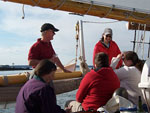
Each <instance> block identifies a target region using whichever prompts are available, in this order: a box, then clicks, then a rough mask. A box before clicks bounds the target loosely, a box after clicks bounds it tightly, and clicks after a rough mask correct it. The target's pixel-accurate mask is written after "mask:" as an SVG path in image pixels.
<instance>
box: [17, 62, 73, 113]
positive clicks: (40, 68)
mask: <svg viewBox="0 0 150 113" xmlns="http://www.w3.org/2000/svg"><path fill="white" fill-rule="evenodd" d="M55 71H56V65H55V64H54V63H52V62H51V61H49V60H41V61H40V62H39V64H38V65H37V66H36V67H35V69H34V74H35V76H34V78H33V79H30V80H28V81H27V82H26V83H25V84H24V85H23V87H22V88H21V90H20V91H19V94H18V96H17V99H16V107H15V113H70V110H71V107H70V108H65V110H63V109H61V107H60V106H59V105H57V102H56V95H55V93H54V89H53V88H52V87H51V86H50V85H49V84H48V83H49V82H50V81H52V80H53V79H54V74H55Z"/></svg>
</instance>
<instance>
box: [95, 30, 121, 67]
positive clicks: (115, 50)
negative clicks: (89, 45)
mask: <svg viewBox="0 0 150 113" xmlns="http://www.w3.org/2000/svg"><path fill="white" fill-rule="evenodd" d="M112 35H113V33H112V29H111V28H106V29H105V30H104V33H103V35H102V38H101V40H100V41H98V42H97V44H96V45H95V47H94V52H93V66H95V61H94V59H95V55H96V54H97V53H99V52H104V53H106V54H107V55H108V57H109V64H111V59H112V57H117V55H118V54H120V53H121V52H120V49H119V47H118V45H117V44H116V43H115V42H114V41H112ZM121 66H122V60H120V62H119V63H118V65H117V67H116V68H119V67H121Z"/></svg>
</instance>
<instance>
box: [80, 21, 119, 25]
mask: <svg viewBox="0 0 150 113" xmlns="http://www.w3.org/2000/svg"><path fill="white" fill-rule="evenodd" d="M83 22H84V23H96V24H109V23H116V22H121V21H119V20H116V21H112V22H92V21H83Z"/></svg>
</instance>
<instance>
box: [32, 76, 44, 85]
mask: <svg viewBox="0 0 150 113" xmlns="http://www.w3.org/2000/svg"><path fill="white" fill-rule="evenodd" d="M34 78H35V79H36V80H40V81H42V82H44V83H46V82H45V81H44V80H43V79H42V78H41V77H39V76H37V75H34Z"/></svg>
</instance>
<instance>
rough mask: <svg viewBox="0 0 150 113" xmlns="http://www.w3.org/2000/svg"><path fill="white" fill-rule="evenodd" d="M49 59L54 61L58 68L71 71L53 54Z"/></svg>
mask: <svg viewBox="0 0 150 113" xmlns="http://www.w3.org/2000/svg"><path fill="white" fill-rule="evenodd" d="M49 60H50V61H52V62H53V63H55V64H56V65H57V66H58V67H59V68H60V69H62V70H63V72H71V71H69V70H67V69H65V67H64V66H63V64H62V63H61V61H60V59H59V58H58V57H57V56H53V57H52V58H51V59H49Z"/></svg>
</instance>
